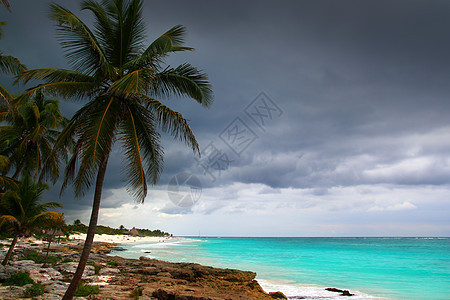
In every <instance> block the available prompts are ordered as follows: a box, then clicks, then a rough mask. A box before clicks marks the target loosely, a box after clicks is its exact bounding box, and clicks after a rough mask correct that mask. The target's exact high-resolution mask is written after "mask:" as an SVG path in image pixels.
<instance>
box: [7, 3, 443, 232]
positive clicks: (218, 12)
mask: <svg viewBox="0 0 450 300" xmlns="http://www.w3.org/2000/svg"><path fill="white" fill-rule="evenodd" d="M10 2H11V6H12V12H11V13H9V12H8V11H7V10H6V9H4V8H3V9H1V10H0V16H1V18H0V19H1V20H6V21H7V22H8V25H7V26H6V27H5V29H4V31H5V32H4V38H3V39H2V40H1V41H0V44H1V46H0V48H1V49H2V51H3V52H5V53H7V54H9V55H14V56H16V57H18V58H19V59H20V60H21V61H22V62H23V63H25V64H26V65H27V66H28V67H29V68H38V67H57V68H67V67H68V65H67V64H66V62H65V58H64V55H63V52H62V50H61V48H60V46H59V44H58V41H57V40H56V37H55V30H54V26H53V25H54V24H52V22H51V21H50V20H49V19H48V4H49V1H35V0H11V1H10ZM56 3H59V4H62V5H63V6H65V7H67V8H69V9H71V10H73V11H74V12H77V14H79V15H80V16H81V17H82V18H83V20H87V21H86V22H88V23H89V20H90V15H89V14H88V13H87V12H79V5H78V1H73V0H72V1H68V0H65V1H56ZM144 17H145V22H146V25H147V41H148V43H150V42H151V41H152V40H153V39H155V38H156V37H157V36H159V35H160V34H162V33H163V32H164V31H166V30H168V29H169V28H171V27H172V26H174V25H177V24H182V25H185V26H186V27H187V29H188V35H187V40H186V45H188V46H191V47H194V48H196V51H195V52H192V53H182V54H177V55H174V56H172V57H171V58H170V59H169V61H168V63H170V64H171V65H176V64H180V63H183V62H190V63H191V64H193V65H195V66H197V67H199V68H201V69H202V70H204V71H205V72H206V73H208V75H209V78H210V80H211V82H212V85H213V89H214V94H215V101H214V104H213V105H212V107H211V108H210V109H205V108H202V107H201V106H199V105H197V104H196V103H195V102H194V101H192V100H189V99H171V100H170V101H167V104H168V105H170V106H172V107H173V108H175V109H177V110H178V111H180V112H181V113H182V114H183V115H184V116H185V117H186V118H187V119H189V120H190V125H191V127H192V128H193V130H194V132H195V133H196V137H197V140H198V141H199V143H200V148H201V150H202V153H203V156H202V157H201V158H200V159H199V158H198V157H195V156H194V155H193V154H192V152H190V151H189V149H188V148H187V147H186V146H184V145H183V144H182V143H181V142H178V141H173V140H171V139H170V138H169V137H167V136H165V135H163V145H164V148H165V171H164V173H163V175H162V177H161V180H160V182H159V184H158V185H157V186H155V187H152V188H151V191H150V192H149V195H148V197H147V199H146V201H145V203H144V204H141V205H137V204H136V202H135V201H134V200H133V198H132V197H131V196H129V195H128V194H127V192H126V189H125V185H126V183H125V182H124V178H123V175H122V171H121V156H120V149H115V150H114V153H113V154H112V155H113V157H112V159H110V163H109V165H108V172H107V177H106V180H105V186H104V195H103V199H102V209H101V211H100V219H99V223H100V224H103V225H110V226H119V225H121V224H123V225H125V227H133V226H136V227H141V228H150V229H154V228H159V229H161V230H164V231H168V232H171V233H173V234H175V235H214V236H215V235H228V236H449V235H450V218H449V216H450V184H449V180H450V156H449V155H450V118H449V116H450V101H449V100H450V99H449V96H450V55H449V53H450V35H449V34H448V31H449V29H450V2H449V1H446V0H443V1H432V0H431V1H430V0H423V1H413V0H409V1H406V0H404V1H392V0H390V1H382V0H376V1H356V0H355V1H334V0H333V1H331V0H330V1H293V0H292V1H234V0H232V1H220V2H219V1H207V0H203V1H200V0H195V1H182V0H178V1H174V0H172V1H163V0H160V1H148V0H146V1H145V8H144ZM2 83H3V84H5V85H6V86H8V83H7V80H6V78H5V77H2ZM20 88H23V87H20ZM14 89H17V88H14ZM78 107H79V106H78V104H74V103H70V102H67V101H62V110H63V112H64V114H65V116H66V117H69V118H70V117H71V115H72V114H73V113H74V111H75V110H76V109H77V108H78ZM218 169H220V170H218ZM174 176H176V177H175V179H177V180H179V183H180V186H178V187H177V186H173V185H171V186H170V187H169V182H170V181H171V180H172V183H174V182H175V179H173V178H174ZM184 179H188V181H187V184H183V181H184ZM190 186H191V187H190ZM58 189H59V186H55V187H54V188H52V190H51V191H50V192H49V193H48V194H47V197H48V198H52V199H46V200H57V199H58V198H57V197H58V192H59V190H58ZM60 201H61V203H62V204H63V205H64V206H65V210H64V212H65V215H66V219H67V221H68V222H72V221H73V220H74V219H76V218H79V219H81V220H82V221H83V222H85V223H87V222H88V218H89V214H90V206H91V203H92V191H91V192H90V193H88V194H87V195H86V197H84V198H82V199H75V198H74V197H73V194H72V193H71V191H70V190H68V191H67V192H66V193H64V195H63V197H62V198H61V199H60ZM179 201H181V202H180V203H179ZM177 204H178V205H177Z"/></svg>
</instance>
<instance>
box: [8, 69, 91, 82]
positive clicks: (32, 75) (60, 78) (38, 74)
mask: <svg viewBox="0 0 450 300" xmlns="http://www.w3.org/2000/svg"><path fill="white" fill-rule="evenodd" d="M30 80H45V81H46V82H48V83H51V82H95V78H94V77H92V76H89V75H86V74H83V73H80V72H76V71H72V70H66V69H58V68H40V69H33V70H28V71H25V72H23V73H22V74H20V75H19V76H18V78H17V80H16V83H18V82H23V83H24V84H26V83H28V82H29V81H30Z"/></svg>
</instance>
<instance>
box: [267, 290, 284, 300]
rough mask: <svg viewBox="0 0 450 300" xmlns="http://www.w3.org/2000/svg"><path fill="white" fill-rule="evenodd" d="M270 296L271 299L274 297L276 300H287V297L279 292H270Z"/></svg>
mask: <svg viewBox="0 0 450 300" xmlns="http://www.w3.org/2000/svg"><path fill="white" fill-rule="evenodd" d="M269 295H270V297H272V298H274V299H287V297H286V295H285V294H283V293H282V292H280V291H278V292H270V293H269Z"/></svg>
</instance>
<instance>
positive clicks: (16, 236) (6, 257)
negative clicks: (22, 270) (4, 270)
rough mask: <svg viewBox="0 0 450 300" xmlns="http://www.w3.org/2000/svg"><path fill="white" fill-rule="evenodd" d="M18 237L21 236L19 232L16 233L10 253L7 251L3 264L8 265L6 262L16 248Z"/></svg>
mask: <svg viewBox="0 0 450 300" xmlns="http://www.w3.org/2000/svg"><path fill="white" fill-rule="evenodd" d="M18 237H19V234H17V233H15V234H14V238H13V240H12V243H11V246H9V250H8V253H6V256H5V259H4V260H3V261H2V265H4V266H6V264H7V263H8V260H9V257H10V256H11V254H12V252H13V250H14V247H15V246H16V243H17V239H18Z"/></svg>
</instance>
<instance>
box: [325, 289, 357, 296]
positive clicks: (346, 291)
mask: <svg viewBox="0 0 450 300" xmlns="http://www.w3.org/2000/svg"><path fill="white" fill-rule="evenodd" d="M325 290H327V291H330V292H336V293H341V296H354V295H355V294H352V293H350V292H349V291H348V290H341V289H337V288H326V289H325Z"/></svg>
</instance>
